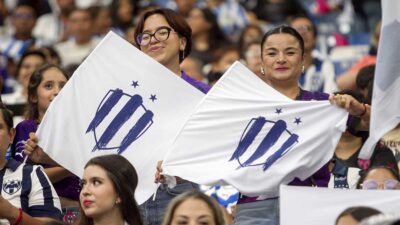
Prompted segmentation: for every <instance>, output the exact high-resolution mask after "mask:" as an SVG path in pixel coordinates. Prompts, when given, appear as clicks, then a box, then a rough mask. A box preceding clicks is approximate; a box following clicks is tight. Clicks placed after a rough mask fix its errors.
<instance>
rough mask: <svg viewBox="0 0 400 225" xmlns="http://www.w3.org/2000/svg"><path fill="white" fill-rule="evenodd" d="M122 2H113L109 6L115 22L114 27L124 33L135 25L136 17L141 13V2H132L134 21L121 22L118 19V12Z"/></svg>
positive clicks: (117, 0) (137, 0)
mask: <svg viewBox="0 0 400 225" xmlns="http://www.w3.org/2000/svg"><path fill="white" fill-rule="evenodd" d="M120 2H121V0H113V1H112V2H111V3H110V6H109V11H110V16H111V19H112V21H113V26H114V27H118V28H121V29H122V30H123V31H124V32H125V31H126V29H127V28H128V27H130V26H132V25H133V24H134V21H133V19H134V17H135V16H136V14H137V13H138V11H139V4H138V3H139V0H130V1H129V2H130V4H131V5H132V21H121V19H120V18H119V17H118V10H119V7H120V6H119V5H120Z"/></svg>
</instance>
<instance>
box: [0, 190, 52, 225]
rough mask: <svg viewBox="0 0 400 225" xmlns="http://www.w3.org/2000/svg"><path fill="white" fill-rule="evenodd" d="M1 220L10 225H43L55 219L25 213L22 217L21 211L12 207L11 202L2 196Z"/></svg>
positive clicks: (0, 197)
mask: <svg viewBox="0 0 400 225" xmlns="http://www.w3.org/2000/svg"><path fill="white" fill-rule="evenodd" d="M0 218H3V219H7V220H8V221H9V222H10V224H15V223H16V222H18V221H20V222H19V225H42V224H45V223H46V222H49V221H51V220H53V219H51V218H48V217H41V218H38V217H32V216H30V215H28V214H26V213H24V212H22V215H20V210H19V209H18V208H17V207H15V206H13V205H11V203H10V202H9V201H7V200H6V199H4V198H3V197H2V196H0Z"/></svg>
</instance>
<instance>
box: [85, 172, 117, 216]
mask: <svg viewBox="0 0 400 225" xmlns="http://www.w3.org/2000/svg"><path fill="white" fill-rule="evenodd" d="M79 200H80V204H81V207H82V210H83V212H84V213H85V215H86V216H87V217H89V218H100V217H103V216H105V217H107V216H109V215H115V214H118V213H116V211H117V210H119V207H118V205H119V203H120V202H121V199H120V198H119V196H118V194H117V193H116V191H115V189H114V186H113V183H112V181H111V180H110V178H109V177H108V175H107V172H106V171H105V170H104V169H103V168H102V167H100V166H97V165H90V166H88V167H86V169H85V171H84V172H83V178H82V190H81V193H80V196H79Z"/></svg>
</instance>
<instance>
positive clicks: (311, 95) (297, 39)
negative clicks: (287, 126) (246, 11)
mask: <svg viewBox="0 0 400 225" xmlns="http://www.w3.org/2000/svg"><path fill="white" fill-rule="evenodd" d="M261 60H262V66H261V75H259V77H260V78H261V79H262V80H263V81H264V82H265V83H267V84H268V85H270V86H271V87H273V88H274V89H275V90H277V91H279V92H280V93H281V94H283V95H285V96H286V97H288V98H290V99H293V100H302V101H311V100H328V99H329V100H330V101H331V102H332V103H334V104H337V105H338V106H340V107H342V108H344V109H346V110H347V111H348V112H349V113H350V115H352V116H359V117H361V119H362V120H364V126H366V125H367V124H368V120H369V111H370V106H369V105H366V104H362V103H360V102H358V101H357V100H355V99H354V98H353V97H351V96H350V95H335V96H329V95H328V94H325V93H318V92H309V91H305V90H302V89H301V88H300V87H299V78H300V75H301V74H302V73H303V72H304V41H303V39H302V37H301V35H300V34H299V33H298V32H297V31H296V30H295V29H293V28H292V27H289V26H286V25H282V26H279V27H276V28H273V29H271V30H270V31H268V32H267V33H266V34H265V35H264V37H263V39H262V42H261ZM360 129H361V127H360ZM329 178H330V174H329V171H328V166H327V165H325V166H324V167H322V168H321V169H320V170H318V171H317V172H316V173H315V174H313V175H312V176H311V177H309V178H308V179H306V180H304V181H301V180H299V179H297V178H296V179H294V180H293V181H292V182H291V183H290V185H296V186H317V187H327V185H328V182H329ZM278 201H279V196H276V198H268V199H265V198H264V199H263V198H262V197H249V196H245V195H240V197H239V200H238V206H237V215H236V218H235V224H240V225H247V224H249V225H250V224H268V225H277V224H279V205H278Z"/></svg>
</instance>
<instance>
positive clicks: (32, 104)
mask: <svg viewBox="0 0 400 225" xmlns="http://www.w3.org/2000/svg"><path fill="white" fill-rule="evenodd" d="M51 68H56V69H58V70H59V71H61V73H62V74H63V75H64V77H65V78H66V79H67V80H68V79H69V74H68V73H67V72H65V70H64V69H62V68H61V67H60V66H57V65H55V64H44V65H42V66H40V67H39V68H37V69H36V70H35V71H34V72H33V73H32V75H31V77H30V79H29V84H28V102H27V106H26V110H25V112H26V118H27V119H31V120H36V119H38V118H39V109H38V102H37V101H35V100H34V99H37V98H38V96H37V88H38V87H39V85H40V83H41V82H42V79H43V73H44V72H46V71H47V70H49V69H51Z"/></svg>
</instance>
